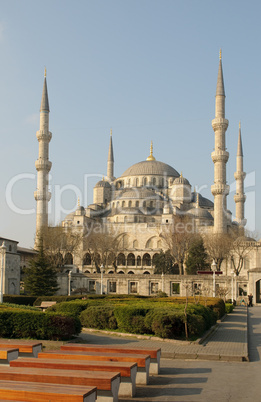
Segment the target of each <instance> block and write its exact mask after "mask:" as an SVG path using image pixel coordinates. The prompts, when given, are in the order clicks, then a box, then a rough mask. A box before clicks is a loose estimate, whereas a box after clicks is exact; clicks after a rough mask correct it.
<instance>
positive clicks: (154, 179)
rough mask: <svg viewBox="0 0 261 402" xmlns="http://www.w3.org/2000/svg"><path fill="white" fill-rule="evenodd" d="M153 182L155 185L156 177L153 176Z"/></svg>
mask: <svg viewBox="0 0 261 402" xmlns="http://www.w3.org/2000/svg"><path fill="white" fill-rule="evenodd" d="M152 184H153V186H155V185H156V177H153V179H152Z"/></svg>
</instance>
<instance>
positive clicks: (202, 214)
mask: <svg viewBox="0 0 261 402" xmlns="http://www.w3.org/2000/svg"><path fill="white" fill-rule="evenodd" d="M188 214H190V215H193V216H194V217H195V218H202V219H210V220H212V221H213V219H214V218H213V216H212V215H211V214H210V213H209V212H208V211H207V210H206V209H202V208H192V209H190V210H189V211H188Z"/></svg>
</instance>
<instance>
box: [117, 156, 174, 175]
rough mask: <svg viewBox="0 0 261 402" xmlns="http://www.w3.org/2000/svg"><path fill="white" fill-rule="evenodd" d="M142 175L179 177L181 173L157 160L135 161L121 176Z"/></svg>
mask: <svg viewBox="0 0 261 402" xmlns="http://www.w3.org/2000/svg"><path fill="white" fill-rule="evenodd" d="M141 175H142V176H146V175H151V176H168V177H169V176H170V177H179V173H178V172H177V171H176V170H175V169H174V168H173V167H171V166H169V165H167V164H166V163H163V162H160V161H156V160H146V161H142V162H138V163H135V164H134V165H132V166H131V167H129V168H128V169H127V170H125V172H124V173H123V174H122V176H121V177H126V176H141Z"/></svg>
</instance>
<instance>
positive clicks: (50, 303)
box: [38, 301, 56, 311]
mask: <svg viewBox="0 0 261 402" xmlns="http://www.w3.org/2000/svg"><path fill="white" fill-rule="evenodd" d="M54 304H56V301H42V303H41V304H40V306H38V307H39V308H40V309H41V310H42V311H45V310H46V309H47V308H48V307H51V306H53V305H54Z"/></svg>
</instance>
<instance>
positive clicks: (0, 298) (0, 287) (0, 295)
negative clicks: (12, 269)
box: [0, 241, 6, 303]
mask: <svg viewBox="0 0 261 402" xmlns="http://www.w3.org/2000/svg"><path fill="white" fill-rule="evenodd" d="M0 248H1V254H2V258H1V282H0V303H3V285H4V265H5V253H6V245H5V242H4V241H3V244H2V246H1V247H0Z"/></svg>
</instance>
